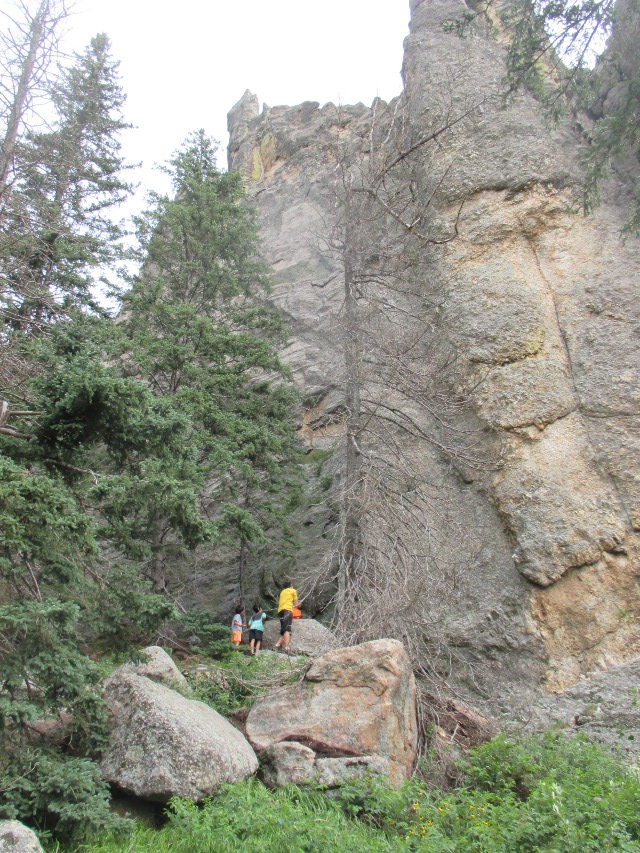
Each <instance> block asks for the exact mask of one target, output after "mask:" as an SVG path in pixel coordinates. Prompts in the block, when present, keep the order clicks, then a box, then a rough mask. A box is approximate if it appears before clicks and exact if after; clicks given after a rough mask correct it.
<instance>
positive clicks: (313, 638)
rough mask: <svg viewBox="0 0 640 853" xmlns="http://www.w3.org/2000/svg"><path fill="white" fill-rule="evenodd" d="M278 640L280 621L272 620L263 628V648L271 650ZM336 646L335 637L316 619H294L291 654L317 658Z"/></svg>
mask: <svg viewBox="0 0 640 853" xmlns="http://www.w3.org/2000/svg"><path fill="white" fill-rule="evenodd" d="M279 638H280V621H279V620H278V619H272V620H270V621H269V622H267V623H266V624H265V626H264V635H263V647H264V648H265V649H273V648H274V646H275V644H276V643H277V641H278V639H279ZM337 645H338V642H337V640H336V637H335V635H334V634H333V633H332V632H331V631H330V630H329V629H328V628H325V626H324V625H323V624H322V623H321V622H318V621H317V620H316V619H294V621H293V625H292V632H291V644H290V650H291V654H294V655H297V654H300V655H308V656H309V657H318V655H323V654H324V653H325V652H328V651H329V650H330V649H333V648H335V647H336V646H337Z"/></svg>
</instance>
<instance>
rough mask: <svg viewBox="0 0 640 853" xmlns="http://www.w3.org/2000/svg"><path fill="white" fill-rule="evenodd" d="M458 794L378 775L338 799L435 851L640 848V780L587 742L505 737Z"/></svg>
mask: <svg viewBox="0 0 640 853" xmlns="http://www.w3.org/2000/svg"><path fill="white" fill-rule="evenodd" d="M460 769H461V770H462V772H463V774H464V777H463V778H464V781H463V784H462V786H461V787H460V788H458V789H457V790H455V791H451V792H448V793H445V792H441V791H433V790H429V789H428V788H426V787H425V786H424V785H423V784H422V783H420V782H419V781H417V780H413V781H411V782H409V783H407V784H406V785H405V786H404V787H403V788H402V789H401V790H399V791H391V790H389V789H387V788H385V786H384V785H382V784H381V783H380V782H379V781H376V780H373V779H369V780H365V781H364V782H362V783H354V784H352V785H349V786H345V787H344V788H343V789H341V791H340V792H339V794H338V798H339V802H341V804H342V806H343V808H344V809H345V811H347V813H355V814H356V815H358V816H360V817H361V818H362V819H365V820H369V821H371V822H373V823H374V824H375V825H377V826H380V827H382V828H386V829H387V830H394V831H397V832H398V833H399V834H400V835H401V836H402V837H403V838H404V840H405V841H406V842H407V843H408V844H409V849H411V850H424V851H430V853H445V851H451V853H453V851H456V853H458V851H460V853H462V851H464V853H466V851H471V853H529V851H532V850H545V851H549V853H555V851H557V852H558V853H560V851H562V853H582V851H589V850H591V851H601V850H625V851H640V819H639V817H638V813H637V802H638V797H639V796H640V780H639V779H638V777H637V775H634V774H633V773H630V772H629V771H627V770H626V769H625V768H624V767H623V766H622V765H621V764H620V763H619V762H618V761H617V760H616V759H614V758H613V757H612V756H611V755H609V754H607V753H606V752H605V751H603V750H602V749H600V748H598V747H595V746H592V745H590V744H588V743H586V742H584V741H581V740H580V739H572V740H569V739H567V738H564V737H562V736H559V735H551V734H549V735H547V736H545V737H541V738H530V739H527V740H517V739H511V738H507V737H504V736H500V737H497V738H494V740H492V741H489V742H488V743H486V744H483V745H482V746H480V747H478V748H476V749H474V750H472V751H471V753H470V755H469V757H468V758H467V759H466V760H465V761H464V762H462V765H461V768H460Z"/></svg>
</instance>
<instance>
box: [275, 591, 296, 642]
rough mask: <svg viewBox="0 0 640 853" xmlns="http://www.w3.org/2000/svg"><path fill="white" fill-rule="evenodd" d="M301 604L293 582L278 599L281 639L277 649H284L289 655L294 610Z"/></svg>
mask: <svg viewBox="0 0 640 853" xmlns="http://www.w3.org/2000/svg"><path fill="white" fill-rule="evenodd" d="M299 604H300V602H299V601H298V593H297V592H296V591H295V589H294V588H293V581H289V586H287V587H286V588H285V589H283V590H282V592H281V593H280V598H279V599H278V617H279V618H280V639H279V640H278V642H277V643H276V649H280V648H282V646H284V650H285V652H286V653H287V654H289V643H290V642H291V623H292V622H293V608H294V607H297V606H298V605H299Z"/></svg>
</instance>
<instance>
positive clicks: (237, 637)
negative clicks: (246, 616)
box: [231, 631, 242, 643]
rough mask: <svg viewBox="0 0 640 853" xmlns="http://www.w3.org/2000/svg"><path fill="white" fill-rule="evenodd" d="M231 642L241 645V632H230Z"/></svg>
mask: <svg viewBox="0 0 640 853" xmlns="http://www.w3.org/2000/svg"><path fill="white" fill-rule="evenodd" d="M231 642H232V643H241V642H242V631H232V632H231Z"/></svg>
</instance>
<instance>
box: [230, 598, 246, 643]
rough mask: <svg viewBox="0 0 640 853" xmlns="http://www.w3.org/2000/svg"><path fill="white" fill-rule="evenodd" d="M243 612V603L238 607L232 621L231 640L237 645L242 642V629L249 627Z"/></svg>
mask: <svg viewBox="0 0 640 853" xmlns="http://www.w3.org/2000/svg"><path fill="white" fill-rule="evenodd" d="M243 613H244V607H243V606H242V604H239V605H238V606H237V607H236V612H235V615H234V617H233V621H232V622H231V642H232V643H233V645H234V646H236V647H237V646H239V645H240V643H241V642H242V629H243V628H246V627H247V626H246V625H245V624H244V620H243V618H242V614H243Z"/></svg>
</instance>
